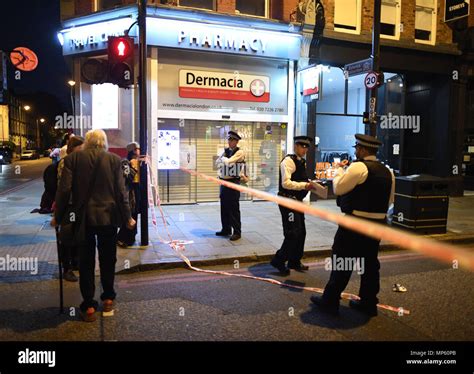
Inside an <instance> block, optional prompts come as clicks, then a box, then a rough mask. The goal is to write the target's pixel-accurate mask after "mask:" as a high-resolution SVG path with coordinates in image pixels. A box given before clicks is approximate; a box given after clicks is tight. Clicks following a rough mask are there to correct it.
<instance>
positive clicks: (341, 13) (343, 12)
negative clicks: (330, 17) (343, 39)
mask: <svg viewBox="0 0 474 374" xmlns="http://www.w3.org/2000/svg"><path fill="white" fill-rule="evenodd" d="M361 12H362V0H335V2H334V30H335V31H340V32H347V33H350V34H360V27H361V14H362V13H361Z"/></svg>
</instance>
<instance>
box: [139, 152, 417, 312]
mask: <svg viewBox="0 0 474 374" xmlns="http://www.w3.org/2000/svg"><path fill="white" fill-rule="evenodd" d="M148 161H149V160H148ZM147 170H148V174H149V176H150V178H149V182H148V193H147V194H148V205H149V207H150V210H151V218H152V225H153V227H154V229H155V231H156V234H157V237H158V240H159V241H160V242H161V243H163V244H167V245H169V246H170V248H171V249H172V250H173V251H174V252H175V253H176V255H177V256H178V257H179V258H180V259H181V260H182V261H183V262H184V263H185V264H186V265H187V266H188V268H189V269H190V270H193V271H196V272H199V273H206V274H215V275H225V276H230V277H236V278H245V279H252V280H258V281H262V282H267V283H271V284H274V285H278V286H281V287H286V288H292V289H298V290H303V291H310V292H316V293H323V292H324V289H323V288H318V287H305V286H298V285H294V284H288V283H284V282H281V281H278V280H276V279H273V278H265V277H257V276H253V275H246V274H236V273H229V272H226V271H219V270H207V269H201V268H198V267H195V266H193V265H192V263H191V261H190V260H189V258H188V257H186V256H185V255H184V254H183V252H184V251H185V249H186V244H192V241H183V240H176V239H173V238H172V236H171V234H170V231H169V229H168V224H167V222H166V218H165V214H164V211H163V208H162V206H161V199H160V196H159V193H158V184H157V180H156V178H155V175H154V173H153V171H152V169H151V167H150V162H147ZM182 170H183V171H186V172H188V173H190V174H193V175H196V176H199V177H202V178H204V179H207V180H209V181H213V182H216V183H218V184H222V185H224V186H226V187H229V188H234V189H238V190H239V191H241V192H246V193H249V194H252V195H253V196H256V197H263V196H264V195H265V196H266V195H268V196H267V197H268V199H266V200H269V201H274V200H272V199H270V197H275V196H274V195H271V194H267V193H265V192H264V193H263V194H264V195H261V194H259V193H260V192H262V191H258V190H254V189H251V188H248V187H243V186H240V185H236V184H235V183H229V182H226V181H223V180H220V179H217V178H213V177H210V176H207V175H205V174H202V173H198V172H195V171H192V170H188V169H184V168H182ZM153 188H154V190H155V194H154V195H153V192H152V190H153ZM276 197H277V198H278V199H281V198H280V197H279V196H276ZM278 199H277V201H275V202H277V203H278ZM285 200H289V202H290V203H291V202H294V200H291V199H285ZM282 203H284V204H287V202H282ZM155 204H156V206H157V207H158V209H159V211H160V215H161V218H162V222H163V227H164V229H165V231H166V235H167V237H168V240H166V239H164V238H163V237H162V236H161V235H160V232H159V229H158V221H157V218H156V212H155ZM282 205H283V204H282ZM285 206H287V205H285ZM290 206H291V204H290ZM287 207H288V206H287ZM294 210H298V209H294ZM341 298H342V299H346V300H360V297H359V296H357V295H354V294H351V293H346V292H343V293H342V294H341ZM377 307H378V308H380V309H385V310H389V311H392V312H395V313H398V315H409V314H410V311H409V310H408V309H404V308H403V307H393V306H390V305H386V304H380V303H379V304H377Z"/></svg>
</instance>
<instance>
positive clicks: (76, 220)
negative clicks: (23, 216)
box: [58, 156, 100, 246]
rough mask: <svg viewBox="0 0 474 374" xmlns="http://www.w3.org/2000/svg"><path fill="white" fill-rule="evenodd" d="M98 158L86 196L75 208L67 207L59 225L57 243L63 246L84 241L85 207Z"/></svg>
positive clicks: (95, 175)
mask: <svg viewBox="0 0 474 374" xmlns="http://www.w3.org/2000/svg"><path fill="white" fill-rule="evenodd" d="M99 164H100V156H99V157H97V160H96V161H95V163H94V167H93V170H92V176H91V180H90V183H89V187H88V190H87V195H86V197H85V198H84V200H83V201H82V203H81V204H79V206H78V207H77V208H75V207H74V205H72V204H70V205H68V207H67V209H66V214H64V218H63V220H62V222H61V224H60V229H59V233H58V238H59V241H60V242H61V243H62V244H64V245H68V246H71V245H80V244H83V242H84V241H85V226H86V225H85V221H86V210H87V209H86V207H87V203H88V202H89V200H90V198H91V196H92V190H93V188H94V184H95V180H96V177H97V170H98V169H99Z"/></svg>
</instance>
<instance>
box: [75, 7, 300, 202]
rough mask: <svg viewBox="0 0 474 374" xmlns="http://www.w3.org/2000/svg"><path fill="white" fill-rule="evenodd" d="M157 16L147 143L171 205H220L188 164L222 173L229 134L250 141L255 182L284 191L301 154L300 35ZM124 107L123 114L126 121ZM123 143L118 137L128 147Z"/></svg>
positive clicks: (221, 20) (181, 14)
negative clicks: (283, 172) (287, 170)
mask: <svg viewBox="0 0 474 374" xmlns="http://www.w3.org/2000/svg"><path fill="white" fill-rule="evenodd" d="M152 13H153V14H152V15H149V16H148V17H147V43H148V55H149V58H148V84H149V87H148V96H149V97H148V102H149V112H148V116H149V118H150V119H149V124H148V129H149V131H148V134H149V137H148V139H149V141H148V147H149V153H150V155H151V158H152V163H153V170H154V171H155V172H156V174H157V176H158V187H159V192H160V194H161V199H162V202H163V203H170V204H176V203H197V202H207V201H217V200H218V199H219V187H218V185H216V184H215V183H211V182H208V181H206V180H203V179H202V178H198V177H196V176H193V175H191V174H189V173H188V172H186V171H183V170H182V168H186V169H189V170H197V171H199V172H201V173H204V174H208V175H211V176H216V175H217V170H216V167H215V161H216V159H217V157H218V156H220V155H221V154H222V151H223V149H224V147H225V146H226V144H227V141H226V137H227V132H228V131H229V130H234V131H237V132H238V133H239V134H240V136H241V137H242V140H241V141H240V143H239V147H240V148H242V149H244V151H245V153H246V169H247V174H248V176H249V178H250V181H249V183H248V184H249V186H250V187H252V188H256V189H259V190H264V191H268V192H273V193H275V192H276V191H277V190H278V176H279V172H278V169H279V163H280V161H281V158H282V157H283V156H284V154H285V153H286V152H288V151H292V149H291V147H292V142H291V139H292V137H293V135H294V127H295V124H294V115H295V105H294V102H295V80H294V76H295V73H294V71H295V64H296V61H297V60H298V58H299V55H300V38H301V36H300V35H299V34H298V33H297V32H293V31H289V30H292V28H291V27H288V26H289V25H283V24H281V23H275V22H271V21H265V20H254V19H252V20H247V19H243V18H242V17H231V16H226V15H218V14H213V15H208V14H205V13H203V14H200V12H195V11H194V12H189V11H185V10H177V11H175V12H173V13H170V12H166V14H161V13H160V10H159V9H158V10H157V9H154V10H153V12H152ZM165 16H166V17H165ZM173 17H174V18H175V19H173ZM184 18H185V19H186V20H185V21H184V20H183V19H184ZM110 22H113V21H110ZM110 22H109V23H110ZM132 32H133V28H132ZM132 32H131V34H132ZM84 85H85V84H81V86H84ZM102 86H104V85H102ZM120 90H122V89H120ZM128 91H130V90H128ZM132 91H135V90H132ZM91 92H92V94H91V95H90V96H91V98H90V100H91V101H92V102H93V101H94V100H95V98H94V97H93V96H94V94H93V92H94V89H92V90H91ZM122 96H123V94H122ZM133 96H136V95H135V93H134V94H133ZM86 105H87V103H86ZM135 105H136V100H135ZM121 107H122V105H120V104H119V117H120V118H127V115H124V113H122V112H121V110H122V108H121ZM132 111H133V110H132ZM92 117H94V116H92ZM134 118H137V116H136V113H135V115H134ZM119 122H120V121H119ZM132 122H133V123H132V124H130V126H132V127H133V128H134V131H126V129H125V127H126V125H120V124H119V127H121V129H119V130H122V131H124V133H125V132H126V133H128V134H132V136H133V137H135V138H136V136H135V135H137V134H138V131H137V126H136V122H137V121H135V120H134V121H132ZM93 126H95V125H94V124H93ZM111 133H113V134H117V131H114V130H112V131H111ZM119 138H120V136H119ZM124 140H125V139H117V138H115V140H114V141H117V142H120V143H121V146H122V147H123V145H124V144H125V141H124ZM134 140H137V139H134ZM242 199H251V197H250V196H246V195H242Z"/></svg>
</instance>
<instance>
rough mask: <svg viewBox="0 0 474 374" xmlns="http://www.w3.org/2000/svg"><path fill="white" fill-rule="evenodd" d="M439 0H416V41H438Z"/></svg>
mask: <svg viewBox="0 0 474 374" xmlns="http://www.w3.org/2000/svg"><path fill="white" fill-rule="evenodd" d="M437 9H438V4H437V0H416V8H415V42H417V43H423V44H432V45H434V44H435V43H436V25H437Z"/></svg>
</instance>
